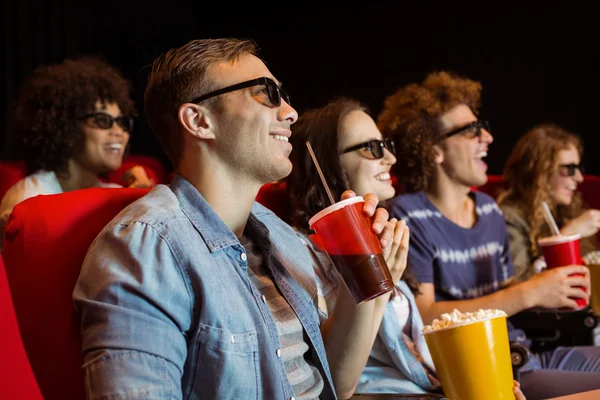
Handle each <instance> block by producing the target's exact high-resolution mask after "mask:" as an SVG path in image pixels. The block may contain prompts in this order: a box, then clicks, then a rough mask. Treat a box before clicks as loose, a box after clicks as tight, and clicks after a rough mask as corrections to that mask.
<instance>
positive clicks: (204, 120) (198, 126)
mask: <svg viewBox="0 0 600 400" xmlns="http://www.w3.org/2000/svg"><path fill="white" fill-rule="evenodd" d="M177 118H178V119H179V123H180V124H181V126H182V127H183V129H184V130H185V131H186V132H187V133H189V134H190V135H192V136H194V137H196V138H198V139H214V138H215V134H214V133H213V131H212V124H211V121H210V117H209V114H208V112H207V110H206V108H204V107H202V106H199V105H197V104H192V103H185V104H182V105H181V106H180V107H179V110H178V111H177Z"/></svg>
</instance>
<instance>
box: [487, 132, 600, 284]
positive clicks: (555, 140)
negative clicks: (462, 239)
mask: <svg viewBox="0 0 600 400" xmlns="http://www.w3.org/2000/svg"><path fill="white" fill-rule="evenodd" d="M582 153H583V144H582V142H581V139H580V138H579V136H577V135H576V134H574V133H572V132H568V131H567V130H565V129H563V128H562V127H560V126H558V125H555V124H542V125H538V126H536V127H534V128H533V129H531V130H530V131H528V132H527V133H526V134H525V135H524V136H523V137H521V139H520V140H519V141H518V142H517V143H516V145H515V146H514V148H513V150H512V152H511V154H510V156H509V157H508V160H507V161H506V164H505V166H504V176H503V180H504V185H505V190H504V191H503V192H502V193H501V194H500V196H499V198H498V203H499V205H500V208H501V209H502V212H503V214H504V218H505V219H506V223H507V227H508V234H509V240H510V241H509V243H510V254H511V258H512V260H513V264H514V266H515V276H516V278H517V279H518V280H526V279H529V278H530V277H531V276H532V275H533V274H535V273H536V272H539V270H540V269H541V268H542V267H543V266H544V263H543V262H542V261H543V258H540V257H541V250H540V248H539V246H538V240H539V239H540V238H543V237H547V236H551V235H552V232H551V231H550V228H549V227H548V224H547V223H546V221H545V219H544V214H543V209H542V207H541V204H542V202H544V201H545V202H546V203H547V204H548V206H549V207H550V210H551V212H552V214H553V216H554V218H555V220H556V223H557V225H558V227H559V229H560V232H561V234H563V235H571V234H579V235H580V237H581V238H582V240H581V252H582V254H583V255H585V254H586V253H588V252H590V251H592V250H594V243H593V237H594V235H595V234H596V233H597V232H598V229H600V211H599V210H587V211H583V210H582V201H581V194H580V193H579V192H578V191H577V185H579V184H580V183H581V182H583V174H582V172H581V156H582Z"/></svg>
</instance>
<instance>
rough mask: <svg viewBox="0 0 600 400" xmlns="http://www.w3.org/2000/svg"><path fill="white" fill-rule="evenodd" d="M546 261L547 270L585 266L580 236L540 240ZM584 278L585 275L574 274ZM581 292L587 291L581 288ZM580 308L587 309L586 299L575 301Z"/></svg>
mask: <svg viewBox="0 0 600 400" xmlns="http://www.w3.org/2000/svg"><path fill="white" fill-rule="evenodd" d="M538 244H539V246H540V248H541V249H542V254H543V255H544V259H545V260H546V268H548V269H552V268H559V267H564V266H567V265H583V261H582V260H581V250H580V249H579V235H578V234H575V235H554V236H550V237H546V238H542V239H540V240H538ZM573 275H578V276H583V274H573ZM581 290H585V289H584V288H581ZM574 300H575V301H576V302H577V306H578V307H586V306H587V300H586V299H574Z"/></svg>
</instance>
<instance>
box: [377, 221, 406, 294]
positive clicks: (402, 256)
mask: <svg viewBox="0 0 600 400" xmlns="http://www.w3.org/2000/svg"><path fill="white" fill-rule="evenodd" d="M385 229H389V230H390V231H392V232H393V236H392V239H391V240H389V242H388V245H387V246H386V247H384V248H383V257H384V258H385V262H386V263H387V266H388V268H389V270H390V274H391V275H392V280H393V281H394V286H395V285H396V284H397V283H398V281H399V280H400V278H402V274H403V273H404V271H405V270H406V264H407V260H408V247H409V240H410V230H409V228H408V226H407V225H406V222H404V221H402V220H400V221H398V220H397V219H396V218H392V219H390V220H389V221H388V222H387V223H386V228H385Z"/></svg>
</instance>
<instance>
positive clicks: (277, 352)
mask: <svg viewBox="0 0 600 400" xmlns="http://www.w3.org/2000/svg"><path fill="white" fill-rule="evenodd" d="M275 354H277V357H281V350H280V349H277V350H276V351H275Z"/></svg>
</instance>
